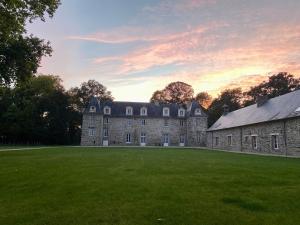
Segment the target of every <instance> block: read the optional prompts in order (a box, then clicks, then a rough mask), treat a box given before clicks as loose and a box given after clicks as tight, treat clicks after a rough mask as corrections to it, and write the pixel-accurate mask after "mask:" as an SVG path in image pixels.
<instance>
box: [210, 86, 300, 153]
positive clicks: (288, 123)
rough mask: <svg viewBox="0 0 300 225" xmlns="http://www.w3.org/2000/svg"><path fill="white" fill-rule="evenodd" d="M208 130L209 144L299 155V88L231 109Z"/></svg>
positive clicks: (241, 149)
mask: <svg viewBox="0 0 300 225" xmlns="http://www.w3.org/2000/svg"><path fill="white" fill-rule="evenodd" d="M226 109H227V108H226V107H225V111H224V114H223V115H222V116H221V117H220V118H219V120H217V121H216V122H215V123H214V124H213V125H212V126H211V127H210V128H209V129H208V130H207V147H209V148H212V149H225V150H231V151H240V152H255V153H268V154H280V155H297V156H300V90H297V91H294V92H291V93H288V94H285V95H282V96H279V97H276V98H272V99H267V98H265V97H262V98H260V99H258V101H257V104H254V105H250V106H248V107H245V108H242V109H239V110H236V111H233V112H228V111H226Z"/></svg>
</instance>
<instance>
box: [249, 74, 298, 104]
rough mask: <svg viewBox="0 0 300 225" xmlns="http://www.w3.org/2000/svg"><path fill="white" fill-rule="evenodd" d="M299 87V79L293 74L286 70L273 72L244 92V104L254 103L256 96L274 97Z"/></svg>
mask: <svg viewBox="0 0 300 225" xmlns="http://www.w3.org/2000/svg"><path fill="white" fill-rule="evenodd" d="M299 88H300V79H296V78H295V77H294V75H292V74H289V73H286V72H281V73H278V74H274V75H272V76H270V77H269V79H268V81H263V82H262V83H260V84H259V85H257V86H254V87H251V88H250V90H249V91H247V92H245V93H244V95H245V101H244V105H245V106H247V105H251V104H254V103H255V101H256V98H257V97H258V96H264V95H267V96H268V97H269V98H274V97H277V96H280V95H284V94H287V93H289V92H291V91H294V90H296V89H299Z"/></svg>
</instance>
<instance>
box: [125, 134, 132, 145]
mask: <svg viewBox="0 0 300 225" xmlns="http://www.w3.org/2000/svg"><path fill="white" fill-rule="evenodd" d="M126 143H128V144H129V143H131V134H130V133H128V134H126Z"/></svg>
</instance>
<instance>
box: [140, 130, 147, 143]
mask: <svg viewBox="0 0 300 225" xmlns="http://www.w3.org/2000/svg"><path fill="white" fill-rule="evenodd" d="M141 143H143V144H144V143H146V133H144V132H142V133H141Z"/></svg>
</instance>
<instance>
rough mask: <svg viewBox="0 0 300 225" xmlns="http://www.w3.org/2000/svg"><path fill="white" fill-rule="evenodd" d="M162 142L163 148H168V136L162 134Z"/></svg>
mask: <svg viewBox="0 0 300 225" xmlns="http://www.w3.org/2000/svg"><path fill="white" fill-rule="evenodd" d="M163 140H164V146H169V134H164V136H163Z"/></svg>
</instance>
